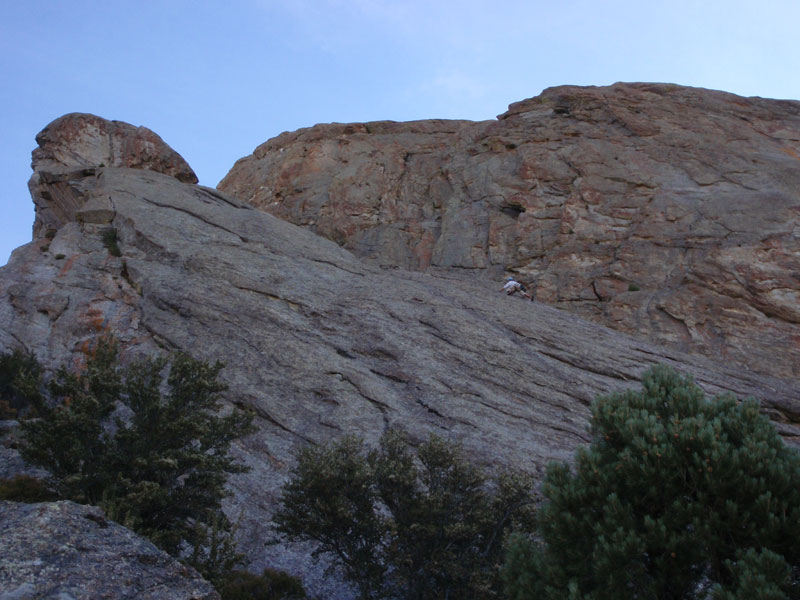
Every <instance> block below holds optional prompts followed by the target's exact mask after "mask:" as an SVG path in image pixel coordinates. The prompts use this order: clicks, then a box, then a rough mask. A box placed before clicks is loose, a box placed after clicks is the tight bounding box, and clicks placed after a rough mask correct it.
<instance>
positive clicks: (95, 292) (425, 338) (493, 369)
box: [0, 168, 800, 598]
mask: <svg viewBox="0 0 800 600" xmlns="http://www.w3.org/2000/svg"><path fill="white" fill-rule="evenodd" d="M74 177H75V178H74V179H71V180H70V181H69V184H70V186H72V189H75V190H83V196H79V197H78V196H76V198H77V199H78V200H79V201H80V202H79V206H78V208H76V209H75V211H74V214H75V218H76V220H75V221H73V222H69V223H66V224H64V225H62V226H61V227H60V228H59V229H58V231H57V232H56V233H55V235H54V236H53V238H52V240H47V239H44V240H36V241H34V242H32V243H31V244H28V245H27V246H24V247H22V248H19V249H17V250H16V251H15V252H14V253H13V254H12V257H11V260H10V261H9V263H8V265H7V266H5V267H3V268H2V269H0V350H5V349H8V348H12V347H23V348H26V349H29V350H33V351H34V352H35V353H36V355H37V356H38V357H39V358H40V360H42V361H43V362H44V364H45V365H46V366H47V367H48V368H50V369H52V368H55V367H56V366H57V365H59V364H61V363H63V362H68V363H72V364H80V363H81V362H82V361H83V360H84V359H85V352H86V351H87V349H88V343H89V341H90V340H91V339H93V337H94V336H96V335H97V334H99V333H103V332H112V333H114V334H115V335H116V336H117V337H118V338H119V339H120V340H121V342H122V345H123V348H124V350H125V357H128V358H129V357H132V356H134V355H136V354H139V353H148V354H149V353H154V352H162V351H164V350H174V349H178V350H185V351H189V352H191V353H193V354H195V355H196V356H198V357H200V358H204V359H208V360H217V359H221V360H223V361H225V362H226V363H227V367H226V368H225V370H224V371H223V377H224V380H225V382H226V383H227V384H228V385H229V388H230V389H229V392H228V394H227V397H228V399H229V400H230V402H232V403H235V404H238V405H243V406H248V407H251V408H252V409H253V410H254V411H255V412H256V415H257V423H258V426H259V432H258V433H257V434H254V435H252V436H250V437H249V438H247V439H246V440H243V441H242V443H241V444H240V445H239V446H238V448H237V452H238V455H239V457H240V458H241V460H243V461H244V462H246V463H247V464H248V465H249V466H251V467H252V471H251V472H250V473H247V474H243V475H239V476H236V477H235V478H234V479H233V480H232V482H231V487H232V490H233V494H234V495H233V497H232V498H231V499H230V504H229V506H228V508H229V509H230V514H231V515H232V516H233V517H234V519H235V518H236V517H238V516H239V515H240V514H242V521H241V527H240V530H239V531H240V536H241V542H242V548H243V549H244V550H245V551H246V552H247V554H248V557H249V558H250V560H251V563H252V568H253V569H254V570H258V569H260V568H262V567H263V566H265V565H269V566H273V567H277V568H283V569H286V570H288V571H290V572H292V573H293V574H299V575H302V576H303V578H304V583H305V584H306V586H307V587H308V588H310V589H311V590H312V591H314V592H324V594H325V596H324V597H326V598H337V597H342V598H344V597H347V593H346V591H343V590H342V588H340V587H338V586H337V585H336V583H335V582H333V583H332V582H330V581H328V580H326V579H325V578H324V577H323V575H322V569H321V568H320V567H319V566H317V565H315V563H314V562H312V561H310V560H309V559H308V557H307V553H308V551H309V548H307V547H294V546H288V545H285V544H278V545H274V546H265V544H264V542H265V540H267V539H270V538H271V537H272V534H271V530H270V527H269V518H270V514H271V513H272V511H273V509H274V506H275V502H276V498H277V494H278V490H279V488H280V486H281V484H282V483H283V482H284V481H285V478H286V473H287V470H288V468H289V466H290V465H291V463H292V456H293V451H294V450H295V449H296V448H297V447H298V445H301V444H306V443H309V442H312V443H313V442H321V441H325V440H329V439H331V438H335V437H337V436H339V435H342V434H343V433H353V434H358V435H362V436H364V437H365V438H366V439H367V440H368V441H370V442H375V441H376V440H377V439H378V437H379V436H380V435H381V434H382V433H383V432H384V431H385V430H386V429H387V428H390V427H393V428H399V429H402V430H405V431H406V432H408V433H409V435H410V436H411V437H412V439H413V440H415V441H419V440H422V439H425V438H427V436H428V435H429V434H431V433H436V434H438V435H440V436H445V437H447V438H450V439H457V440H460V441H462V442H463V443H464V445H465V447H466V449H467V451H468V452H470V454H471V455H473V456H474V457H475V458H476V460H480V461H483V462H486V463H489V464H505V465H509V464H510V465H515V466H518V467H520V468H523V469H527V470H529V471H533V472H540V471H541V470H542V469H543V467H544V465H545V464H546V463H547V462H548V461H550V460H553V459H558V460H568V459H569V458H570V457H571V456H572V453H573V451H574V449H575V448H576V447H577V446H578V445H580V444H583V443H585V442H586V441H587V440H588V437H587V433H586V427H587V417H588V405H589V403H590V402H591V400H592V399H593V398H595V397H596V396H597V395H599V394H603V393H606V392H609V391H612V390H618V389H621V388H625V387H628V386H636V385H638V381H639V378H640V377H641V374H642V372H643V371H644V370H645V369H646V368H647V367H649V366H650V365H652V364H654V363H657V362H666V363H668V364H672V365H674V366H675V367H677V368H679V369H681V370H682V371H685V372H688V373H691V374H693V375H694V376H695V377H696V378H697V380H698V382H699V383H700V384H701V385H702V386H703V387H704V388H705V389H706V390H708V391H709V392H710V393H713V394H717V393H721V392H723V391H731V392H733V393H735V394H737V395H740V396H748V395H752V396H755V397H756V398H758V399H759V400H760V402H761V403H762V406H763V409H764V410H765V411H766V412H767V413H769V414H770V416H771V417H772V418H773V419H774V420H775V423H776V426H777V427H778V428H779V430H780V431H781V432H782V433H783V435H784V436H785V439H786V440H787V441H789V442H790V443H797V442H798V440H800V401H799V400H798V399H800V386H798V384H797V382H796V381H794V380H783V379H778V378H770V377H766V376H757V375H752V374H749V373H748V372H747V371H744V370H742V369H740V368H737V367H735V366H731V365H728V364H724V363H715V362H713V361H710V360H708V359H705V358H703V357H700V356H696V355H694V356H693V355H687V354H682V353H679V352H675V351H667V350H664V349H663V348H660V347H658V346H655V345H653V344H651V343H648V342H645V341H642V340H640V339H636V338H633V337H629V336H626V335H624V334H621V333H619V332H615V331H612V330H610V329H607V328H605V327H602V326H600V325H597V324H595V323H591V322H589V321H586V320H583V319H581V318H578V317H576V316H574V315H571V314H569V313H567V312H565V311H561V310H558V309H556V308H554V307H550V306H545V305H542V304H538V303H531V302H525V301H522V300H518V299H516V298H513V297H506V296H504V295H502V294H499V293H498V291H497V289H496V288H497V285H495V284H493V283H487V282H485V281H481V280H476V281H474V282H468V281H465V280H463V279H460V278H454V277H451V276H450V275H449V274H448V273H446V272H443V273H440V274H439V275H437V276H434V275H430V274H425V273H421V272H414V271H405V270H399V269H383V268H380V267H378V266H375V265H370V264H367V263H365V262H363V261H361V260H360V259H358V258H356V257H355V256H353V255H352V254H351V253H350V252H348V251H347V250H345V249H343V248H341V247H339V246H337V245H336V244H334V243H333V242H330V241H327V240H325V239H323V238H320V237H318V236H316V235H314V234H313V233H312V232H310V231H308V230H306V229H302V228H299V227H296V226H294V225H291V224H289V223H286V222H284V221H281V220H279V219H277V218H275V217H273V216H271V215H269V214H266V213H264V212H261V211H258V210H255V209H253V208H252V207H250V206H248V205H246V204H244V203H242V202H240V201H237V200H235V199H233V198H232V197H229V196H226V195H224V194H221V193H219V192H217V191H215V190H210V189H207V188H203V187H199V186H193V185H186V184H183V183H181V182H179V181H178V180H177V179H175V178H172V177H169V176H167V175H164V174H160V173H156V172H152V171H142V170H134V169H123V168H103V169H86V170H84V171H82V172H81V173H80V174H77V175H75V176H74ZM111 230H113V231H114V232H115V236H116V238H117V244H118V250H119V252H116V250H114V251H112V250H111V249H110V244H109V243H108V238H109V236H108V232H109V231H111ZM104 240H105V241H104ZM115 254H119V255H118V256H115Z"/></svg>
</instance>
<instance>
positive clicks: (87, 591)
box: [0, 501, 219, 600]
mask: <svg viewBox="0 0 800 600" xmlns="http://www.w3.org/2000/svg"><path fill="white" fill-rule="evenodd" d="M0 548H2V551H0V599H2V600H32V599H34V598H36V599H53V600H70V599H82V598H114V599H115V600H122V599H130V600H134V599H135V600H218V599H219V595H218V594H217V592H216V591H215V590H214V588H213V587H212V585H211V584H210V583H208V582H207V581H205V580H204V579H202V578H201V577H200V576H199V575H198V574H197V572H196V571H194V570H193V569H190V568H188V567H186V566H184V565H182V564H181V563H179V562H178V561H176V560H175V559H173V558H172V557H170V556H169V555H168V554H166V553H164V552H162V551H161V550H159V549H158V548H156V547H155V546H154V545H153V544H151V543H150V542H148V541H147V540H145V539H143V538H141V537H139V536H138V535H136V534H135V533H133V532H132V531H130V530H128V529H125V528H124V527H122V526H121V525H117V524H116V523H114V522H111V521H108V520H106V518H105V516H104V515H103V512H102V511H101V510H100V509H99V508H96V507H93V506H82V505H79V504H75V503H73V502H66V501H65V502H53V503H50V502H45V503H40V504H24V503H17V502H0Z"/></svg>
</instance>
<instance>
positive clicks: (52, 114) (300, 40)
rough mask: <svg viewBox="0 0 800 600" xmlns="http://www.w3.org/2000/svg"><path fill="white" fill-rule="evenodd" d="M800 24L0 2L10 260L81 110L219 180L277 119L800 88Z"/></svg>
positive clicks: (723, 6) (407, 114)
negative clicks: (43, 170)
mask: <svg viewBox="0 0 800 600" xmlns="http://www.w3.org/2000/svg"><path fill="white" fill-rule="evenodd" d="M799 23H800V0H761V1H760V2H756V1H755V0H752V1H742V0H697V1H695V0H670V1H663V0H650V1H647V0H560V1H551V2H544V1H540V0H527V1H525V0H493V1H492V0H486V1H478V0H458V1H450V0H229V1H228V2H220V1H218V0H217V1H212V0H191V1H189V0H160V1H155V0H136V1H134V0H128V1H122V0H119V1H117V0H105V1H103V2H96V1H90V0H50V1H47V0H19V1H16V0H0V135H2V138H0V139H1V140H2V143H0V153H1V154H0V180H1V181H2V182H3V188H2V192H0V194H2V196H0V202H1V203H2V204H1V206H2V219H1V220H0V265H2V264H5V262H6V261H7V259H8V255H9V253H10V252H11V250H12V249H14V248H15V247H17V246H20V245H22V244H24V243H27V242H29V241H30V239H31V225H32V223H33V204H32V203H31V200H30V196H29V194H28V190H27V186H26V183H27V180H28V177H29V176H30V152H31V150H32V149H33V148H34V146H35V142H34V136H35V135H36V133H38V132H39V131H40V130H41V129H42V128H43V127H44V126H45V125H47V124H48V123H49V122H50V121H52V120H53V119H55V118H56V117H59V116H61V115H63V114H65V113H68V112H90V113H94V114H97V115H100V116H102V117H105V118H108V119H117V120H121V121H126V122H128V123H131V124H133V125H144V126H146V127H149V128H150V129H152V130H153V131H155V132H156V133H158V134H159V135H160V136H161V137H162V138H163V139H164V140H165V141H166V142H167V143H168V144H170V145H171V146H172V147H173V148H174V149H175V150H177V151H178V152H180V153H181V154H182V155H183V156H184V158H186V160H187V161H188V162H189V164H190V165H191V166H192V168H193V169H194V170H195V172H196V173H197V175H198V177H199V178H200V183H202V184H204V185H209V186H215V185H216V184H217V183H218V182H219V180H220V179H222V177H223V176H224V175H225V174H226V173H227V171H228V170H229V169H230V168H231V166H232V165H233V163H234V162H235V161H236V159H238V158H240V157H242V156H245V155H247V154H250V153H251V152H252V151H253V149H254V148H255V147H256V146H257V145H258V144H260V143H261V142H264V141H266V140H267V139H269V138H271V137H274V136H276V135H278V134H280V133H281V132H282V131H287V130H294V129H297V128H300V127H306V126H309V125H313V124H315V123H320V122H331V121H339V122H352V121H371V120H380V119H392V120H397V121H405V120H410V119H425V118H459V119H475V120H482V119H491V118H494V117H495V116H496V115H498V114H500V113H502V112H503V111H504V110H505V109H506V107H507V105H508V104H510V103H511V102H515V101H517V100H522V99H524V98H529V97H531V96H535V95H537V94H539V93H540V92H541V91H542V90H543V89H544V88H547V87H550V86H555V85H562V84H576V85H609V84H612V83H614V82H616V81H663V82H671V83H679V84H683V85H693V86H699V87H706V88H713V89H721V90H725V91H729V92H734V93H736V94H741V95H744V96H764V97H770V98H789V99H800V71H799V70H798V69H800V41H798V40H800V34H798V24H799Z"/></svg>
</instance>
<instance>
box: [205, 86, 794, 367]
mask: <svg viewBox="0 0 800 600" xmlns="http://www.w3.org/2000/svg"><path fill="white" fill-rule="evenodd" d="M218 187H219V189H220V190H222V191H224V192H226V193H229V194H232V195H234V196H236V197H237V198H239V199H241V200H244V201H246V202H248V203H250V204H252V205H254V206H257V207H259V208H261V209H262V210H266V211H268V212H270V213H272V214H274V215H277V216H279V217H280V218H282V219H285V220H288V221H290V222H292V223H295V224H297V225H302V226H304V227H307V228H309V229H311V230H312V231H314V232H316V233H318V234H320V235H323V236H325V237H327V238H329V239H331V240H334V241H336V242H337V243H338V244H340V245H342V246H344V247H345V248H348V249H350V250H352V251H353V252H354V253H355V254H356V255H358V256H361V257H368V258H372V259H375V260H376V261H377V262H378V263H380V264H383V265H394V266H399V267H402V268H404V269H422V270H425V269H428V270H430V269H432V268H433V269H435V268H443V269H449V270H450V274H451V276H455V273H456V272H460V273H476V274H478V276H484V277H489V278H492V277H493V278H497V277H498V275H499V272H501V271H503V270H510V271H513V272H515V273H516V274H517V275H518V276H519V277H521V278H522V280H523V281H524V282H525V283H527V284H529V286H530V287H532V288H533V289H534V290H535V291H536V297H537V300H538V301H540V302H545V303H548V304H550V305H554V306H557V307H559V308H564V309H567V310H569V311H571V312H574V313H577V314H579V315H581V316H583V317H586V318H589V319H591V320H593V321H595V322H598V323H601V324H604V325H607V326H609V327H613V328H614V329H616V330H619V331H623V332H627V333H632V334H637V335H643V336H646V337H647V338H649V339H650V340H651V341H653V342H656V343H658V344H660V345H664V346H666V347H669V348H671V349H674V350H680V351H688V352H699V353H702V354H704V355H706V356H709V357H712V358H714V359H717V360H723V361H726V362H731V363H735V364H738V365H739V366H741V367H742V368H746V369H748V370H753V371H758V372H761V373H765V374H771V375H776V376H781V377H797V376H798V375H800V278H798V275H797V274H798V273H800V102H793V101H778V100H766V99H762V98H742V97H738V96H735V95H732V94H726V93H723V92H716V91H710V90H703V89H693V88H686V87H681V86H676V85H666V84H616V85H613V86H611V87H601V88H592V87H590V88H581V87H572V86H565V87H558V88H552V89H549V90H546V91H545V92H544V93H542V95H541V96H538V97H536V98H531V99H529V100H525V101H522V102H518V103H516V104H512V105H511V106H510V107H509V110H508V111H507V112H506V113H504V114H502V115H500V117H499V118H498V120H495V121H484V122H477V123H475V122H464V121H418V122H412V123H393V122H375V123H363V124H347V125H342V124H331V125H317V126H315V127H311V128H308V129H301V130H299V131H296V132H293V133H284V134H282V135H280V136H278V137H277V138H274V139H272V140H269V141H268V142H266V143H264V144H262V145H261V146H259V147H258V148H257V149H256V150H255V152H254V153H253V154H252V155H251V156H248V157H246V158H243V159H241V160H240V161H238V162H237V163H236V165H235V166H234V167H233V169H232V170H231V171H230V173H229V174H228V175H227V176H226V177H225V178H224V179H223V180H222V182H220V184H219V186H218Z"/></svg>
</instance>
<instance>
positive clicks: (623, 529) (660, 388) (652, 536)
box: [505, 366, 800, 600]
mask: <svg viewBox="0 0 800 600" xmlns="http://www.w3.org/2000/svg"><path fill="white" fill-rule="evenodd" d="M592 417H593V420H592V444H591V446H590V447H588V448H585V449H581V450H579V451H578V453H577V456H576V460H575V465H574V470H571V469H570V467H569V466H568V465H565V464H554V465H551V466H550V468H549V469H548V473H547V477H546V480H545V483H544V486H543V494H544V496H545V498H546V501H545V502H544V504H543V506H542V508H541V509H540V510H539V512H538V514H537V518H536V521H537V528H536V532H535V535H533V536H527V537H522V536H516V537H515V539H514V541H513V542H512V544H511V545H510V550H509V554H508V559H507V564H506V569H505V578H506V581H507V584H508V585H507V589H508V591H509V594H510V596H511V597H512V598H513V599H514V600H523V599H536V600H539V599H544V600H548V599H553V600H555V599H558V600H562V599H568V598H569V599H572V598H574V599H578V598H580V599H585V600H623V599H626V600H627V599H630V598H637V599H640V600H672V599H675V600H677V599H691V598H698V599H699V598H703V599H705V598H708V596H709V593H710V592H709V590H710V589H711V588H712V587H714V594H715V596H714V597H715V598H716V599H717V600H734V599H736V600H738V599H742V598H763V599H764V600H773V599H777V598H797V597H800V588H799V587H798V577H797V567H798V565H800V455H798V453H797V451H796V450H794V449H792V448H789V447H787V446H785V445H784V444H783V441H782V440H781V439H780V437H779V436H778V435H777V433H776V432H775V430H774V428H773V427H772V426H771V424H770V423H769V421H768V420H767V419H766V418H765V417H764V416H762V415H760V414H759V411H758V405H757V403H756V402H755V401H753V400H746V401H744V402H741V403H740V402H738V401H737V400H736V399H735V398H734V397H732V396H730V395H726V396H721V397H719V398H717V399H716V400H715V401H709V400H707V399H706V398H705V396H704V394H703V392H702V390H701V389H700V388H699V387H698V386H697V385H695V384H694V383H693V382H692V381H691V380H690V379H688V378H684V377H682V376H680V375H679V374H677V373H676V372H674V371H673V370H671V369H669V368H666V367H663V366H659V367H655V368H653V369H651V370H650V371H648V372H647V373H646V374H645V376H644V378H643V389H642V390H641V391H626V392H623V393H617V394H612V395H609V396H606V397H602V398H599V399H598V400H597V401H596V402H595V403H594V405H593V407H592ZM792 568H794V577H793V578H792V577H791V575H790V573H791V569H792ZM762 583H763V586H762ZM767 583H768V584H769V586H771V587H769V588H768V587H767ZM757 589H758V590H760V592H759V593H758V594H755V595H748V594H751V593H755V590H757ZM770 590H771V591H770Z"/></svg>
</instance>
